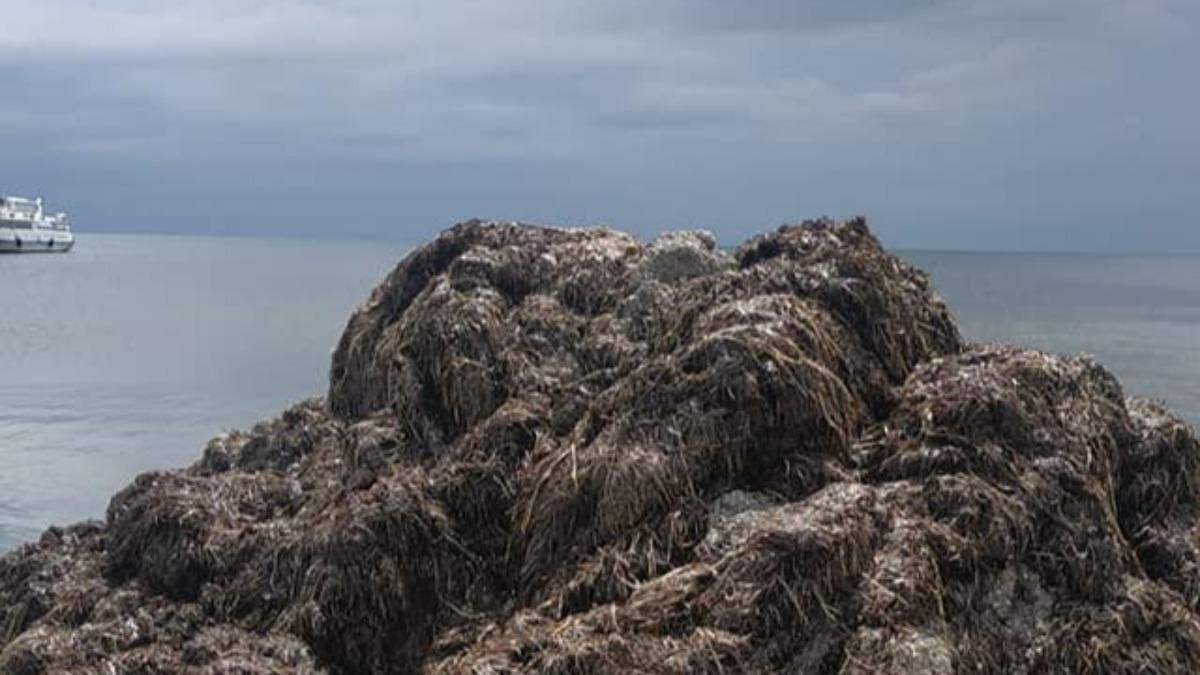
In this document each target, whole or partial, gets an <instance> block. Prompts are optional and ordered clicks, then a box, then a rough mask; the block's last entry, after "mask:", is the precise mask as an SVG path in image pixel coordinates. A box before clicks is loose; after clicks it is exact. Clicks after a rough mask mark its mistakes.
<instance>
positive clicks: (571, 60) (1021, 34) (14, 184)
mask: <svg viewBox="0 0 1200 675" xmlns="http://www.w3.org/2000/svg"><path fill="white" fill-rule="evenodd" d="M0 12H2V14H0V15H2V16H4V17H5V19H4V24H5V28H4V30H0V148H3V161H2V162H0V191H2V192H6V193H15V194H41V195H44V196H45V197H46V199H47V201H48V202H49V206H50V207H51V208H54V209H58V208H61V209H65V210H69V211H70V212H71V214H72V218H73V221H74V224H75V229H76V231H77V232H81V233H86V232H89V231H122V232H165V233H195V234H237V235H248V236H303V237H338V238H342V237H350V238H362V239H393V240H402V241H409V242H415V241H419V240H422V239H425V238H427V237H429V236H431V235H432V234H434V233H436V232H437V231H439V230H441V229H442V228H444V227H446V226H448V225H450V224H453V223H454V222H457V221H460V220H464V219H467V218H470V217H488V218H498V219H505V220H522V221H527V222H543V223H558V224H608V225H611V226H614V227H619V228H622V229H629V230H632V231H635V232H637V233H639V234H644V235H647V236H648V235H651V234H653V233H655V232H658V231H662V230H667V229H680V228H705V229H709V230H712V231H713V232H715V233H716V234H717V236H718V238H719V239H720V240H721V241H722V242H723V243H728V244H734V243H737V242H738V241H740V240H741V239H743V238H745V237H746V236H749V235H751V234H753V233H756V232H760V231H763V230H766V229H769V228H773V227H775V226H777V225H779V224H781V223H784V222H792V221H796V220H800V219H803V218H806V217H814V216H821V215H828V216H833V217H843V216H850V215H855V214H863V215H866V216H867V217H868V218H869V219H870V220H871V222H872V225H873V227H874V229H875V230H876V232H877V233H878V234H879V235H880V237H881V238H882V239H883V240H884V241H885V243H887V244H889V245H892V246H896V247H900V248H933V249H960V250H961V249H966V250H975V249H1001V250H1068V251H1073V250H1077V251H1170V252H1180V251H1200V219H1197V218H1196V216H1195V213H1196V211H1197V209H1196V207H1195V204H1194V202H1195V200H1196V195H1197V194H1200V75H1198V73H1197V70H1196V64H1200V39H1197V38H1198V37H1200V35H1198V34H1197V32H1198V31H1200V2H1196V0H1005V1H1004V2H996V0H838V1H837V2H833V1H825V2H814V1H809V0H739V1H738V2H730V1H729V0H655V1H654V2H647V1H646V0H589V1H586V2H583V1H577V0H539V1H534V0H505V1H504V2H496V1H495V0H441V1H436V2H435V1H421V2H417V1H412V0H359V1H350V0H205V1H204V2H200V1H199V0H194V1H191V2H183V1H180V0H103V2H100V1H97V0H92V1H85V0H38V1H37V2H30V1H29V0H0Z"/></svg>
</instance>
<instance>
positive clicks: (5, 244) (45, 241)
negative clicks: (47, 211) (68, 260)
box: [0, 230, 75, 253]
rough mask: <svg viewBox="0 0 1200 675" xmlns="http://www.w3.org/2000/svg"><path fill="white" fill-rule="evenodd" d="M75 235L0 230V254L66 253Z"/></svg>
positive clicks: (38, 231) (73, 241) (54, 232)
mask: <svg viewBox="0 0 1200 675" xmlns="http://www.w3.org/2000/svg"><path fill="white" fill-rule="evenodd" d="M74 246H75V235H73V234H71V233H70V232H62V231H55V230H22V231H15V230H0V253H66V252H67V251H70V250H71V248H72V247H74Z"/></svg>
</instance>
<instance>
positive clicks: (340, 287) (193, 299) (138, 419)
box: [0, 235, 1200, 550]
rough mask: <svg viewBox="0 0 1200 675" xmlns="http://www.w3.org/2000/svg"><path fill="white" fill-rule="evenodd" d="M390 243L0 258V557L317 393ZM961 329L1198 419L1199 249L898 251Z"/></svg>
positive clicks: (222, 243) (387, 258)
mask: <svg viewBox="0 0 1200 675" xmlns="http://www.w3.org/2000/svg"><path fill="white" fill-rule="evenodd" d="M404 250H405V247H404V246H403V245H401V244H398V243H390V244H389V243H382V244H381V243H371V242H364V243H329V242H319V243H318V242H304V241H279V240H271V241H267V240H253V239H207V238H187V237H147V236H116V235H109V236H103V235H90V236H89V235H83V236H81V237H80V241H79V244H78V246H77V248H76V249H75V251H73V252H72V253H70V254H68V255H55V256H16V257H0V293H2V295H0V550H4V549H7V548H11V547H12V546H14V545H16V544H17V543H19V542H20V541H24V540H28V539H32V538H34V537H36V536H37V534H38V533H39V532H40V531H41V530H42V529H44V528H45V527H46V526H47V525H49V524H52V523H66V522H72V521H76V520H80V519H83V518H89V517H97V516H100V515H101V514H102V513H103V511H104V507H105V505H106V504H107V500H108V497H109V496H110V495H111V494H112V493H113V492H115V491H116V490H118V489H120V488H121V487H123V486H124V485H125V484H127V483H128V482H129V480H130V479H131V478H132V477H133V476H134V475H135V474H137V473H138V472H141V471H144V470H147V469H151V468H160V467H172V466H180V465H184V464H187V463H190V462H191V461H193V460H194V459H195V458H196V457H197V456H198V455H199V452H200V449H201V448H202V447H203V444H204V442H205V441H206V440H207V439H208V438H210V437H212V436H213V435H215V434H216V433H218V432H220V431H222V430H224V429H229V428H234V427H246V426H249V425H251V424H253V423H254V422H255V421H257V420H259V419H262V418H264V417H267V416H270V415H273V414H274V413H276V412H278V411H279V410H280V409H282V408H283V407H284V406H286V405H288V404H289V403H291V402H294V401H297V400H300V399H303V398H305V397H308V396H312V395H317V394H320V393H321V392H322V391H323V390H324V388H325V384H326V369H327V367H328V360H329V352H330V349H331V348H332V347H333V345H334V343H335V341H336V340H337V337H338V335H339V334H340V332H341V329H342V327H343V326H344V324H345V321H346V319H347V318H348V316H349V314H350V312H351V310H352V309H353V307H354V305H355V304H356V303H357V302H359V301H360V300H362V299H363V298H364V297H365V296H366V294H367V292H368V291H369V290H370V288H371V287H372V286H373V285H374V284H375V282H376V281H378V280H379V279H380V278H381V277H382V276H383V274H385V273H386V272H387V271H388V270H389V269H390V268H391V267H392V266H393V265H394V264H395V262H396V261H397V260H398V259H399V258H400V256H401V255H402V254H403V253H404ZM905 256H906V257H907V258H909V259H910V260H911V261H913V262H914V263H916V264H918V265H920V266H921V267H924V268H925V269H927V270H929V271H930V272H931V273H932V275H933V278H934V283H935V285H936V286H937V287H938V289H939V291H940V292H941V293H942V295H943V296H945V297H946V299H947V300H948V301H949V302H950V304H951V307H952V308H953V309H954V310H955V312H956V313H957V315H958V317H959V320H960V322H961V324H962V326H963V330H964V332H965V333H966V334H967V335H968V336H969V337H971V338H975V339H981V340H999V341H1006V342H1017V343H1021V344H1026V345H1030V346H1036V347H1040V348H1044V349H1050V350H1055V351H1063V352H1074V351H1088V352H1091V353H1093V354H1096V355H1097V356H1099V357H1100V358H1101V359H1102V360H1103V361H1104V362H1105V363H1106V364H1107V365H1109V366H1110V367H1111V368H1112V369H1113V370H1115V371H1116V372H1117V374H1118V375H1119V376H1121V378H1122V379H1123V380H1124V382H1125V385H1126V388H1127V390H1128V391H1130V392H1136V393H1140V394H1147V395H1153V396H1157V397H1162V398H1166V399H1168V400H1169V401H1170V403H1171V404H1172V405H1173V406H1174V407H1175V409H1176V410H1177V411H1179V412H1181V413H1182V414H1184V415H1185V416H1186V417H1188V418H1190V419H1191V420H1192V421H1193V422H1200V259H1187V258H1168V257H1163V258H1138V257H1089V256H1057V255H1015V254H1013V255H992V254H958V253H908V254H905Z"/></svg>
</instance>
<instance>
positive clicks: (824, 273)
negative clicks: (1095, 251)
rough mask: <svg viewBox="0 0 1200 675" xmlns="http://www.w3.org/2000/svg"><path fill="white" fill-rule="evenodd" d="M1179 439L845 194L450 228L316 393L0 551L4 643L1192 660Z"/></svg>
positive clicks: (1194, 562) (396, 667) (273, 654)
mask: <svg viewBox="0 0 1200 675" xmlns="http://www.w3.org/2000/svg"><path fill="white" fill-rule="evenodd" d="M1198 489H1200V441H1198V440H1197V436H1196V434H1195V432H1194V430H1192V429H1191V428H1190V427H1188V426H1187V425H1186V424H1184V423H1183V422H1181V421H1180V420H1179V419H1177V418H1175V417H1174V416H1172V415H1171V414H1170V413H1169V412H1168V411H1167V410H1166V409H1165V408H1164V407H1163V406H1161V405H1160V404H1157V403H1152V402H1147V401H1143V400H1137V399H1132V400H1127V399H1126V398H1125V395H1124V393H1123V392H1122V390H1121V387H1120V385H1119V384H1118V383H1117V381H1116V380H1115V379H1114V378H1113V377H1112V375H1110V374H1109V373H1108V372H1107V371H1106V370H1104V369H1103V368H1102V367H1101V366H1099V365H1098V364H1096V363H1095V362H1093V361H1092V360H1090V359H1088V358H1086V357H1067V356H1056V355H1050V354H1044V353H1040V352H1036V351H1029V350H1022V349H1017V348H1013V347H1001V346H989V345H971V344H966V343H964V341H963V340H962V339H961V337H960V336H959V333H958V329H957V327H956V324H955V322H954V320H953V318H952V316H951V314H950V312H949V311H948V310H947V308H946V307H945V305H944V304H943V303H942V301H941V300H940V299H939V298H938V297H937V296H936V295H935V294H934V293H933V291H932V290H931V288H930V285H929V282H928V279H927V278H926V277H925V275H924V274H923V273H921V272H920V271H919V270H916V269H914V268H912V267H911V266H909V265H907V264H905V263H904V262H903V261H901V260H899V259H898V258H896V257H894V256H891V255H889V254H888V253H886V252H885V251H884V250H883V248H882V247H881V246H880V244H879V242H878V241H877V240H876V239H875V238H874V237H873V236H872V235H871V233H870V231H869V229H868V228H867V226H866V223H865V221H863V220H862V219H851V220H848V221H845V222H835V221H831V220H824V219H823V220H815V221H807V222H805V223H802V224H799V225H792V226H785V227H782V228H780V229H779V230H777V231H775V232H772V233H769V234H766V235H762V236H759V237H756V238H754V239H752V240H750V241H748V242H747V243H745V244H743V245H742V246H740V247H738V248H737V249H735V250H732V251H722V250H720V249H719V248H718V247H717V246H716V245H715V242H714V241H713V239H712V238H711V236H710V235H706V234H704V233H680V234H673V235H665V236H663V237H660V238H658V239H657V240H655V241H653V242H651V243H644V242H641V241H639V240H638V239H636V238H634V237H632V236H630V235H627V234H623V233H620V232H616V231H613V230H609V229H604V228H591V229H567V228H548V227H534V226H524V225H517V224H511V223H495V222H486V221H478V220H475V221H469V222H465V223H462V224H460V225H457V226H455V227H453V228H451V229H450V230H447V231H446V232H445V233H443V234H442V235H441V236H439V237H438V238H436V239H435V240H433V241H432V242H430V243H429V244H426V245H425V246H423V247H421V248H419V249H417V250H416V251H414V252H413V253H412V254H411V255H409V256H408V257H407V258H405V259H404V260H403V261H402V262H401V263H400V264H399V265H398V266H397V268H396V269H395V270H394V271H393V272H392V273H391V274H390V275H388V276H387V278H386V279H385V280H384V281H383V282H382V283H381V284H380V286H379V287H378V288H376V289H375V290H374V292H373V293H372V294H371V296H370V297H369V298H368V299H367V301H366V302H365V303H364V304H363V305H362V306H360V307H359V308H358V309H357V310H356V311H355V313H354V315H353V316H352V317H351V319H350V321H349V323H348V325H347V327H346V330H345V332H344V333H343V335H342V338H341V341H340V343H339V344H338V347H337V349H336V351H335V353H334V356H333V362H332V367H331V371H330V386H329V391H328V393H327V396H326V397H324V398H321V399H314V400H310V401H305V402H302V403H300V404H297V405H296V406H294V407H292V408H290V409H288V410H287V411H285V412H284V413H283V414H282V415H280V416H279V417H278V418H276V419H273V420H269V421H266V422H263V423H261V424H259V425H258V426H256V427H255V428H254V429H251V430H249V431H246V432H230V433H227V434H224V435H221V436H218V437H216V438H214V439H213V440H212V441H211V442H210V443H209V444H208V446H207V447H206V448H205V449H204V452H203V454H202V456H201V458H200V459H199V460H198V461H197V462H196V463H195V464H194V465H193V466H191V467H188V468H186V469H178V470H167V471H157V472H151V473H148V474H145V475H142V476H139V477H138V478H136V479H135V480H134V481H133V482H132V483H131V485H130V486H129V487H128V488H126V489H125V490H123V491H122V492H121V493H119V494H118V495H116V496H115V497H113V499H112V502H111V504H110V506H109V509H108V513H107V515H106V518H105V520H104V521H103V522H93V523H84V524H79V525H75V526H71V527H66V528H51V529H50V530H49V531H47V532H46V533H45V534H44V535H43V536H42V538H41V540H40V541H38V542H35V543H31V544H27V545H25V546H24V547H22V548H20V549H19V550H17V551H15V552H13V553H10V554H8V555H6V556H4V557H3V558H0V672H2V673H20V674H23V675H24V674H29V675H35V674H40V673H93V672H102V673H142V672H156V673H197V674H199V673H263V674H266V673H293V672H300V673H333V674H342V673H347V674H348V673H419V672H428V673H446V674H450V673H496V674H499V673H563V674H568V673H570V674H575V673H581V674H582V673H627V672H648V673H681V674H682V673H695V672H700V673H703V672H711V673H730V672H753V673H772V672H815V673H820V672H847V673H868V672H870V673H876V672H892V673H908V672H929V673H959V672H983V673H1008V672H1028V673H1033V672H1063V673H1068V672H1069V673H1121V672H1128V673H1133V672H1196V671H1198V670H1200V620H1198V617H1200V614H1198V612H1200V581H1197V579H1198V578H1200V577H1198V576H1197V572H1198V571H1200V523H1198V522H1197V518H1196V514H1197V513H1200V509H1198V508H1197V506H1198V505H1200V492H1198Z"/></svg>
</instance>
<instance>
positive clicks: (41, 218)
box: [0, 197, 75, 253]
mask: <svg viewBox="0 0 1200 675" xmlns="http://www.w3.org/2000/svg"><path fill="white" fill-rule="evenodd" d="M74 245H75V235H73V234H71V225H70V223H69V222H67V214H65V213H55V214H47V213H46V211H45V210H44V209H43V208H42V199H41V198H40V197H39V198H37V199H26V198H24V197H0V253H66V252H67V251H70V250H71V247H72V246H74Z"/></svg>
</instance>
